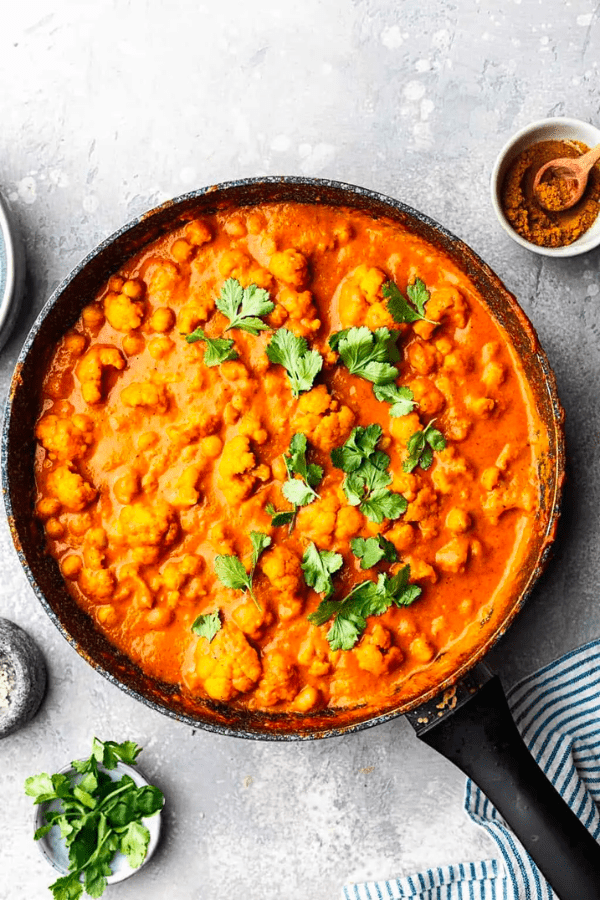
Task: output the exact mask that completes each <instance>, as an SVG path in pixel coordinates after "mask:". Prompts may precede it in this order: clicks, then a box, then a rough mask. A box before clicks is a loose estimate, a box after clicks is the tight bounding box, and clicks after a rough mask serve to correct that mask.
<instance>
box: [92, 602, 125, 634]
mask: <svg viewBox="0 0 600 900" xmlns="http://www.w3.org/2000/svg"><path fill="white" fill-rule="evenodd" d="M96 618H97V619H98V621H99V622H100V623H101V624H102V625H108V627H109V628H110V627H111V625H116V624H117V622H118V621H119V614H118V612H117V611H116V609H115V608H114V606H111V605H110V603H107V604H105V605H104V606H99V607H98V608H97V609H96Z"/></svg>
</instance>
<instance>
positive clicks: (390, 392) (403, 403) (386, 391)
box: [373, 382, 416, 419]
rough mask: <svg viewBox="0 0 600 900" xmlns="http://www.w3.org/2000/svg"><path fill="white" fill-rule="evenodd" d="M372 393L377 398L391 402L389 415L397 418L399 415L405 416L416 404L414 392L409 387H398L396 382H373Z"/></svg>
mask: <svg viewBox="0 0 600 900" xmlns="http://www.w3.org/2000/svg"><path fill="white" fill-rule="evenodd" d="M373 393H374V394H375V396H376V397H377V399H378V400H381V401H383V402H384V403H391V404H392V408H391V409H390V416H392V418H394V419H397V418H398V417H399V416H407V415H408V414H409V413H411V412H412V411H413V409H414V408H415V406H416V402H415V399H414V394H413V392H412V391H411V389H410V388H407V387H398V385H397V384H395V383H394V382H392V383H391V384H375V385H373Z"/></svg>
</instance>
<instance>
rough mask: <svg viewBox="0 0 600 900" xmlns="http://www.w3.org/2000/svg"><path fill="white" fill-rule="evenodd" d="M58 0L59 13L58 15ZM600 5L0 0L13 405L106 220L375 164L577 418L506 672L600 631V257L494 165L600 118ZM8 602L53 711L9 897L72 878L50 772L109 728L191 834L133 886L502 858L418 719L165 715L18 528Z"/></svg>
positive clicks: (1, 162)
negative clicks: (20, 539)
mask: <svg viewBox="0 0 600 900" xmlns="http://www.w3.org/2000/svg"><path fill="white" fill-rule="evenodd" d="M49 10H51V11H49ZM599 38H600V20H599V18H598V5H597V4H596V3H595V0H573V2H565V0H539V2H538V0H492V2H485V0H481V2H476V0H438V2H436V0H379V2H378V0H354V2H348V0H304V2H303V3H294V4H291V3H290V4H287V3H285V2H283V0H262V2H257V0H219V2H218V3H214V2H210V3H205V4H202V3H199V2H196V0H172V2H170V3H161V2H159V0H131V2H127V0H94V2H93V3H92V2H82V0H54V3H52V4H47V3H45V2H42V0H21V2H19V3H16V4H11V5H10V9H8V4H6V3H5V4H3V5H2V9H1V11H0V192H2V193H3V194H4V196H5V197H6V198H7V199H8V201H9V204H10V206H11V209H12V211H13V213H14V216H15V218H16V220H17V222H18V224H19V226H20V229H21V233H22V236H23V238H24V241H25V244H26V249H27V256H28V267H29V268H28V278H27V291H26V297H25V302H24V307H23V311H22V314H21V317H20V319H19V322H18V324H17V328H16V330H15V333H14V336H13V338H12V339H11V340H10V341H9V343H8V344H7V346H6V347H5V349H4V350H3V352H2V355H1V356H0V388H1V392H2V397H5V395H6V392H7V388H8V382H9V377H10V373H11V371H12V368H13V365H14V362H15V359H16V357H17V354H18V351H19V348H20V346H21V344H22V341H23V339H24V337H25V334H26V332H27V329H28V327H29V325H30V324H31V323H32V321H33V319H34V317H35V314H36V312H37V311H38V310H39V309H40V307H41V306H42V304H43V302H44V301H45V299H46V298H47V297H48V295H49V294H50V292H51V291H52V289H53V288H54V287H55V286H56V285H57V284H58V282H59V281H60V280H61V279H62V278H63V277H64V276H65V275H66V274H67V273H68V272H69V270H70V269H71V268H72V266H73V265H74V264H75V263H76V262H77V261H78V260H79V259H80V258H81V257H82V256H83V255H84V254H85V253H86V252H87V251H88V250H89V249H91V248H92V247H93V246H94V245H95V244H96V243H97V242H98V241H99V240H100V239H101V238H103V237H105V236H106V235H108V234H109V233H110V232H111V231H113V230H115V229H116V228H117V227H119V226H120V225H121V224H123V223H124V222H125V221H127V220H128V219H130V218H131V217H132V216H133V215H136V214H138V213H140V212H142V211H144V210H145V209H147V208H149V207H150V206H153V205H155V204H156V203H157V202H159V201H161V200H163V199H166V198H168V197H171V196H174V195H176V194H179V193H182V192H184V191H186V190H189V189H192V188H194V187H198V186H201V185H204V184H209V183H212V182H217V181H219V180H225V179H230V178H237V177H241V176H249V175H260V174H304V175H317V176H321V177H327V178H334V179H339V180H344V181H349V182H354V183H356V184H362V185H364V186H366V187H370V188H373V189H376V190H379V191H382V192H384V193H388V194H391V195H392V196H394V197H398V198H400V199H402V200H404V201H405V202H407V203H409V204H411V205H413V206H415V207H417V208H418V209H420V210H422V211H423V212H425V213H428V214H429V215H430V216H432V217H433V218H435V219H437V220H438V221H440V222H442V223H443V224H444V225H446V226H447V227H448V228H450V229H451V230H452V231H454V232H455V233H457V234H458V235H459V236H460V237H462V238H463V239H464V240H466V241H467V242H468V243H470V244H471V246H473V248H474V249H475V250H477V251H478V252H479V253H480V254H481V255H482V256H483V257H484V259H485V260H486V261H487V262H488V263H489V264H490V265H491V266H492V268H494V269H495V270H496V272H497V273H498V274H499V275H500V276H501V277H502V278H503V279H504V281H505V282H506V284H507V285H508V287H509V288H510V289H511V290H512V291H513V292H514V293H516V294H517V296H518V297H519V299H520V302H521V304H522V305H523V307H524V308H525V310H526V311H527V313H528V314H529V316H530V317H531V319H532V320H533V322H534V324H535V326H536V328H537V330H538V333H539V335H540V338H541V341H542V344H543V346H544V347H545V349H546V351H547V353H548V355H549V357H550V361H551V364H552V365H553V367H554V369H555V371H556V374H557V378H558V386H559V391H560V395H561V398H562V401H563V403H564V406H565V408H566V412H567V437H568V445H569V482H568V485H567V499H566V509H565V516H564V527H563V529H562V533H561V537H560V540H559V544H558V550H557V553H556V557H555V559H554V562H553V563H552V565H551V566H550V568H549V570H548V572H547V574H546V575H545V576H544V578H543V579H542V581H541V582H540V584H539V586H538V588H537V589H536V591H535V594H534V595H533V597H532V598H531V601H530V602H529V604H528V606H527V607H526V609H525V610H524V612H523V613H522V615H521V616H520V618H519V619H518V620H517V621H516V623H515V625H514V626H513V628H512V630H511V631H510V632H509V634H508V635H507V636H506V638H505V639H504V640H503V641H502V643H501V644H500V645H499V646H498V647H497V648H496V649H495V650H494V651H493V653H492V662H493V664H494V666H495V667H496V668H497V669H498V671H500V673H501V675H502V677H503V680H504V682H505V683H506V684H509V683H511V682H512V681H514V680H515V679H516V678H518V677H519V676H521V675H523V674H526V673H528V672H530V671H532V670H533V669H535V668H536V667H537V666H538V665H540V664H542V663H544V662H547V661H549V660H550V659H552V658H553V657H554V656H556V655H558V654H560V653H561V652H562V651H565V650H568V649H571V648H573V647H575V646H577V645H578V644H580V643H582V642H584V641H586V640H588V639H590V638H593V637H596V636H597V635H598V634H599V633H600V622H599V619H600V605H599V604H598V581H599V577H598V576H599V574H600V547H599V536H600V515H599V512H598V510H599V504H600V413H599V410H600V404H599V402H598V396H599V388H600V310H599V302H600V297H599V294H600V291H599V283H598V263H599V261H600V252H598V251H596V252H593V253H591V254H589V255H587V256H586V257H583V258H578V259H566V260H562V261H554V260H548V259H547V258H541V257H537V256H534V255H533V254H531V253H529V252H528V251H526V250H522V249H520V248H519V247H517V246H516V245H515V244H513V243H512V242H511V241H510V240H509V238H508V237H506V235H505V234H504V233H503V232H502V231H501V230H500V227H499V226H498V225H497V223H496V221H495V219H494V217H493V213H492V209H491V206H490V202H489V199H488V180H489V175H490V171H491V168H492V165H493V162H494V158H495V155H496V153H497V151H498V149H499V147H500V146H501V145H502V144H503V143H504V141H505V140H506V139H507V138H508V137H509V136H510V135H511V134H512V133H513V132H514V131H515V130H516V129H517V128H520V127H521V126H523V125H525V124H527V123H528V122H529V121H531V120H533V119H537V118H541V117H543V116H548V115H561V114H564V115H570V116H574V117H579V118H582V119H586V120H588V121H592V122H594V123H595V124H596V125H598V124H600V108H599V105H600V101H599V99H598V98H599V97H600V91H599V84H598V62H597V59H598V42H599ZM0 548H1V552H2V576H1V578H0V615H2V616H5V617H8V618H12V619H13V620H14V621H16V622H18V623H19V624H21V625H22V626H24V627H25V628H27V629H28V630H29V631H30V632H31V633H32V634H33V635H34V636H35V637H36V638H37V639H38V641H39V643H40V644H41V646H42V647H43V648H44V651H45V654H46V658H47V661H48V665H49V670H50V689H49V695H48V697H47V700H46V703H45V705H44V707H43V710H42V712H41V713H40V714H39V715H38V717H37V718H36V719H35V720H34V721H33V723H32V724H31V725H30V726H28V727H27V728H26V729H25V730H24V731H22V732H20V733H18V734H16V735H14V736H11V737H10V738H7V739H5V740H4V741H1V742H0V786H1V793H0V798H1V802H0V834H1V835H2V837H1V840H0V900H22V898H25V897H27V898H34V900H37V898H43V897H44V896H50V895H49V894H48V893H47V891H46V885H47V884H48V883H49V882H50V880H51V879H52V871H51V870H50V869H49V867H48V866H47V864H46V863H45V862H44V861H43V860H42V858H41V855H40V854H39V853H38V851H37V848H36V847H35V845H34V844H33V842H32V840H31V821H32V814H31V807H30V801H29V800H28V799H27V798H25V796H24V795H23V793H22V783H23V780H24V778H25V777H26V776H27V775H29V774H32V773H34V772H37V771H40V770H44V769H46V770H50V771H55V770H56V769H57V768H59V767H61V766H62V765H64V763H65V762H67V761H68V760H70V759H71V757H72V756H74V755H81V754H83V753H84V752H85V751H86V748H87V747H88V745H89V742H90V740H91V737H92V735H93V734H98V735H99V736H104V737H110V738H114V739H121V738H132V739H134V740H137V741H139V742H140V743H141V744H143V745H144V747H145V751H144V753H143V755H142V758H141V763H142V767H143V769H144V771H145V772H146V774H147V775H148V776H149V777H150V778H151V779H154V780H155V781H156V782H157V783H158V784H159V785H160V786H161V787H162V788H163V790H164V791H165V793H166V795H167V798H168V806H167V810H166V813H165V818H166V828H165V839H164V841H163V844H162V846H161V848H160V849H159V851H158V853H157V856H156V857H155V859H154V860H153V862H152V863H151V864H150V865H148V867H147V869H145V870H144V871H143V872H142V873H140V874H139V875H138V876H136V878H135V879H133V880H132V881H130V882H127V883H125V884H122V885H119V886H115V887H113V888H111V889H110V896H111V897H115V898H119V900H134V898H135V900H137V898H139V897H141V896H143V897H144V898H146V900H158V898H164V897H165V896H167V895H168V896H170V897H172V898H174V900H191V898H202V900H204V898H209V900H213V898H214V900H216V898H219V900H230V898H239V897H241V896H243V897H244V898H245V900H270V898H273V900H275V898H276V900H282V898H285V900H306V898H310V900H329V898H332V897H336V896H337V895H338V893H339V889H340V885H341V884H342V883H343V882H344V881H347V880H352V879H356V880H362V879H366V878H375V877H384V876H388V875H392V874H407V873H410V872H412V871H415V870H416V869H419V868H420V867H424V866H429V865H432V864H437V863H447V862H452V861H458V860H468V859H477V858H480V857H484V856H488V855H490V854H491V853H493V847H492V845H491V843H490V842H488V840H487V838H486V837H485V836H483V835H482V834H481V833H480V832H479V831H478V830H477V829H476V828H475V827H474V826H473V825H471V824H470V823H469V822H468V821H467V820H466V818H465V817H464V814H463V812H462V792H463V783H464V779H463V778H462V776H461V775H460V774H459V773H458V772H457V771H456V770H454V769H453V768H452V767H451V765H450V764H449V763H446V762H445V761H444V760H443V759H441V758H439V757H436V755H435V754H434V753H433V752H432V751H430V750H429V749H428V748H426V747H422V746H420V745H419V744H418V743H417V742H416V740H415V738H414V737H413V735H412V733H411V730H410V728H409V727H408V725H407V724H406V723H405V722H404V721H403V720H400V721H398V722H395V723H390V724H388V725H385V726H382V727H379V728H377V729H373V730H370V731H367V732H363V733H361V734H358V735H354V736H349V737H347V738H342V739H336V740H329V741H324V742H320V743H318V742H317V743H308V744H297V745H295V744H284V745H281V744H278V745H273V744H264V743H252V742H243V741H239V740H234V739H231V738H229V739H228V738H224V737H219V736H217V735H212V734H208V733H202V732H194V731H193V730H192V729H191V728H189V727H187V726H183V725H179V724H177V723H174V722H172V721H170V720H169V719H167V718H165V717H163V716H161V715H159V714H158V713H154V712H152V711H150V710H147V709H145V708H144V707H142V706H141V705H139V704H136V703H135V702H134V701H132V700H130V699H129V698H128V697H126V696H125V695H124V694H123V693H121V692H120V691H119V690H118V689H117V688H115V687H113V686H112V685H110V684H109V683H107V682H105V681H104V680H103V679H102V678H101V677H100V676H98V675H96V674H95V673H94V672H93V671H92V670H91V669H90V668H89V667H88V666H87V664H86V663H84V662H83V661H82V660H81V659H80V658H79V657H78V656H77V655H76V654H75V652H74V651H73V650H71V649H70V648H69V646H68V645H67V644H66V642H65V641H64V640H63V638H61V637H60V635H59V634H58V632H57V631H56V630H55V629H54V627H53V626H52V625H51V624H50V622H49V621H48V620H47V619H46V617H45V615H44V614H43V613H42V612H41V610H40V608H39V607H38V604H37V601H36V600H35V598H34V596H33V593H32V592H31V590H30V589H29V587H28V585H27V583H26V581H25V578H24V576H23V575H22V574H21V572H20V570H19V565H18V562H17V560H16V556H15V554H14V551H13V550H12V546H11V544H10V539H9V537H8V534H7V530H6V526H5V524H4V523H3V522H2V523H1V525H0Z"/></svg>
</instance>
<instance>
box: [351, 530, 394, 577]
mask: <svg viewBox="0 0 600 900" xmlns="http://www.w3.org/2000/svg"><path fill="white" fill-rule="evenodd" d="M350 548H351V550H352V552H353V553H354V555H355V556H356V557H358V559H360V567H361V569H371V568H372V567H373V566H376V565H377V563H378V562H381V560H382V559H383V560H385V561H386V562H395V561H396V560H397V559H398V553H397V551H396V548H395V547H394V545H393V544H392V542H391V541H388V540H387V538H384V536H383V535H382V534H378V535H377V536H376V537H370V538H367V539H366V540H365V539H364V538H361V537H356V538H352V539H351V541H350Z"/></svg>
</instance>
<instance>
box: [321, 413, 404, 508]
mask: <svg viewBox="0 0 600 900" xmlns="http://www.w3.org/2000/svg"><path fill="white" fill-rule="evenodd" d="M381 435H382V430H381V426H380V425H368V426H367V428H362V427H360V426H358V427H357V428H353V429H352V432H351V434H350V437H349V438H348V440H347V441H346V443H345V444H344V445H343V446H342V447H336V448H335V449H334V450H332V451H331V461H332V463H333V465H334V466H335V467H336V468H337V469H342V471H344V472H346V477H345V479H344V483H343V485H342V487H343V488H344V493H345V494H346V497H347V498H348V502H349V503H350V505H351V506H358V508H359V510H360V512H362V513H364V515H365V516H367V517H368V518H369V519H371V521H373V522H383V520H384V519H397V518H398V516H401V515H402V513H403V512H405V511H406V507H407V505H408V504H407V502H406V499H405V498H404V497H403V496H402V495H401V494H396V493H394V492H393V491H390V490H388V488H387V486H388V485H389V484H390V482H391V481H392V476H391V475H390V473H389V472H388V471H387V468H388V466H389V464H390V458H389V456H388V455H387V453H383V452H382V451H381V450H377V449H376V448H377V444H378V443H379V439H380V438H381Z"/></svg>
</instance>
